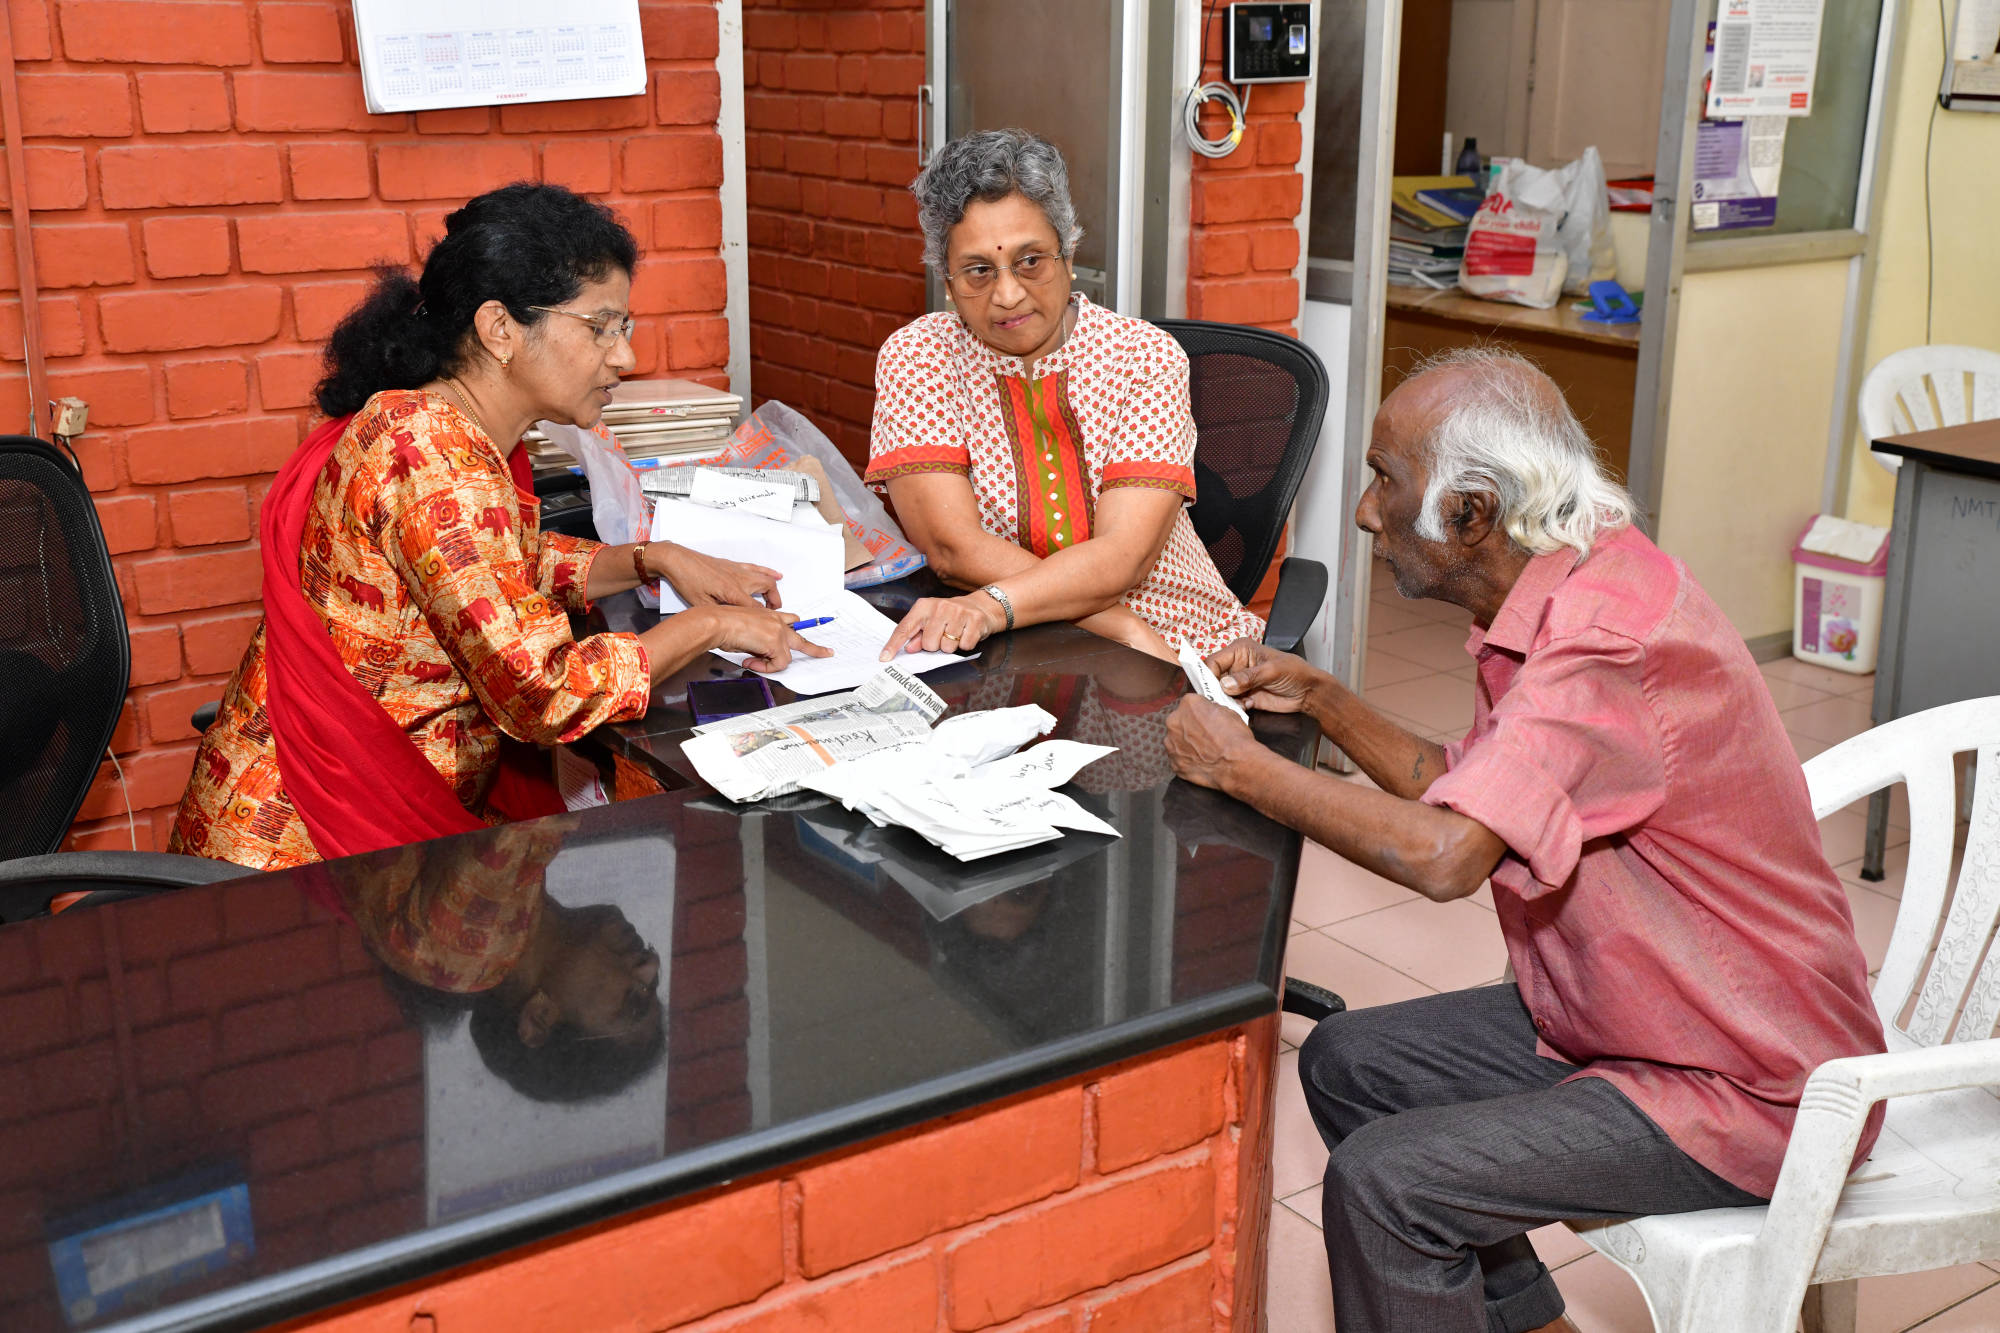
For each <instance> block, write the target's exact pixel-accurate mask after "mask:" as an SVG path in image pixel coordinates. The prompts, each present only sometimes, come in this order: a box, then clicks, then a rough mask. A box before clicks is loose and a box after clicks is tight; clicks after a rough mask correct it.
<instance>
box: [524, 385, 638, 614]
mask: <svg viewBox="0 0 2000 1333" xmlns="http://www.w3.org/2000/svg"><path fill="white" fill-rule="evenodd" d="M535 426H536V429H538V430H540V431H541V432H542V434H544V435H546V436H548V438H549V442H550V443H552V444H554V445H555V446H556V447H557V448H559V449H561V450H562V451H563V452H564V453H566V454H568V455H569V456H570V457H571V458H574V459H575V460H576V461H577V464H578V466H580V467H582V468H583V475H584V478H585V480H587V481H588V482H589V483H590V517H591V521H592V522H593V523H595V524H596V525H597V536H598V540H600V541H603V542H606V543H608V544H609V545H612V546H623V545H625V544H626V543H627V542H636V541H643V540H644V539H645V537H646V535H647V534H649V533H650V532H652V530H653V502H652V501H651V500H648V499H647V498H646V493H645V492H644V491H642V490H640V489H639V474H638V473H637V472H635V471H633V470H632V463H631V460H630V459H628V458H626V457H625V451H624V450H623V449H620V448H619V447H618V445H617V444H616V443H615V442H613V440H612V438H611V434H610V432H609V431H606V430H605V429H604V428H603V427H602V426H599V427H596V428H595V429H593V430H583V429H581V428H580V427H577V426H569V425H558V424H557V423H555V422H553V421H538V422H536V423H535ZM638 593H639V601H640V602H641V603H643V604H644V605H646V606H649V607H652V608H654V609H656V610H657V609H658V608H659V605H660V598H659V594H657V593H655V592H654V591H653V590H652V589H651V588H647V587H643V586H642V587H641V588H639V589H638Z"/></svg>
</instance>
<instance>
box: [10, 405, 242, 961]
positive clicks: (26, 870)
mask: <svg viewBox="0 0 2000 1333" xmlns="http://www.w3.org/2000/svg"><path fill="white" fill-rule="evenodd" d="M130 670H131V646H130V642H129V640H128V638H127V635H126V629H125V609H124V606H123V604H122V603H121V602H120V600H119V597H118V584H117V582H116V581H115V580H114V579H113V577H112V573H111V557H110V556H109V554H107V552H106V551H105V547H104V532H103V530H102V529H101V528H100V527H99V526H98V523H97V510H96V509H95V508H94V507H93V506H92V505H91V502H90V492H89V491H88V490H87V489H86V488H85V487H84V484H83V478H82V477H80V476H79V475H78V474H77V471H76V467H75V465H74V464H72V463H71V462H70V460H69V459H68V458H67V457H65V456H64V455H63V454H62V453H60V452H58V451H57V450H56V449H55V448H54V447H52V446H51V445H48V444H46V443H44V442H42V441H41V440H36V439H30V438H28V437H26V436H20V435H4V436H0V810H4V811H5V812H6V818H5V819H4V820H0V923H4V922H8V921H17V920H20V919H21V918H23V917H26V916H33V915H36V914H38V913H41V912H44V911H47V910H48V907H49V904H50V902H51V900H53V899H54V898H56V897H57V896H59V895H62V894H70V893H85V894H88V895H90V896H91V898H92V899H93V900H95V899H97V898H99V897H100V896H101V897H114V896H115V897H125V896H129V895H131V894H133V893H141V892H155V891H158V890H160V889H168V888H179V887H182V886H184V885H189V884H210V883H214V882H216V881H219V880H225V879H236V878H239V877H240V876H242V875H244V874H246V873H248V872H246V871H245V870H244V869H243V867H241V866H233V865H229V864H227V863H225V862H221V861H205V860H202V859H200V858H199V857H193V856H169V855H166V854H164V853H156V852H67V853H56V850H55V849H56V848H57V847H59V846H61V844H62V839H63V834H64V833H66V832H68V830H69V825H70V821H71V820H73V819H75V818H76V812H77V810H78V808H79V807H81V806H82V804H83V798H84V795H85V793H87V792H88V791H89V790H90V784H91V781H92V779H93V778H95V777H96V775H97V766H98V764H99V763H101V762H102V761H103V759H104V753H105V747H106V746H107V745H109V744H110V742H111V732H112V729H113V728H114V727H116V726H117V724H118V711H119V709H120V708H121V707H122V706H123V705H124V702H125V686H126V681H127V677H128V675H129V673H130Z"/></svg>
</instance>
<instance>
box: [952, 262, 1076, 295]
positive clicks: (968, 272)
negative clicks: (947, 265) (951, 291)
mask: <svg viewBox="0 0 2000 1333" xmlns="http://www.w3.org/2000/svg"><path fill="white" fill-rule="evenodd" d="M1061 272H1062V256H1060V255H1042V254H1033V255H1022V256H1021V257H1020V258H1019V259H1017V260H1015V261H1014V262H1013V263H1011V264H967V265H966V266H965V267H964V268H962V269H960V270H959V271H958V272H956V273H947V274H945V275H944V280H945V281H946V282H949V283H955V284H956V285H957V287H958V290H959V291H960V292H962V293H964V294H965V295H967V296H983V295H985V294H986V293H987V292H990V291H992V290H993V284H994V283H996V282H998V281H1000V275H1001V274H1002V273H1012V274H1013V275H1014V276H1015V277H1016V278H1019V279H1020V280H1021V284H1022V285H1023V286H1025V287H1042V286H1046V285H1047V284H1049V283H1050V282H1053V281H1054V280H1055V278H1056V275H1057V274H1059V273H1061Z"/></svg>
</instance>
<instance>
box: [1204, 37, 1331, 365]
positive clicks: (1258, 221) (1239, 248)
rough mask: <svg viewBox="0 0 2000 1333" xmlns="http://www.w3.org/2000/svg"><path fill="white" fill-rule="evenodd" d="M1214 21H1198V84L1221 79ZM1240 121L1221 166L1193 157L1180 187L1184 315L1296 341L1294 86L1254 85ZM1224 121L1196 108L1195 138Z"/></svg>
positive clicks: (1297, 134) (1299, 187)
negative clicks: (1203, 55)
mask: <svg viewBox="0 0 2000 1333" xmlns="http://www.w3.org/2000/svg"><path fill="white" fill-rule="evenodd" d="M1223 22H1224V16H1223V14H1222V13H1221V12H1220V11H1218V12H1216V13H1215V14H1214V15H1213V16H1211V17H1210V18H1209V19H1208V30H1207V32H1206V34H1205V36H1206V46H1205V48H1204V49H1205V50H1207V51H1208V52H1209V54H1210V57H1211V58H1210V60H1209V62H1208V63H1207V65H1205V66H1204V67H1203V70H1202V79H1203V81H1204V82H1206V81H1208V80H1211V79H1220V78H1221V77H1222V52H1223V50H1224V49H1225V47H1224V37H1223V30H1222V25H1223ZM1247 91H1248V92H1249V96H1250V114H1249V116H1248V117H1247V118H1246V119H1247V121H1248V124H1247V126H1246V128H1245V132H1244V135H1243V142H1242V143H1241V144H1239V145H1237V148H1236V151H1235V152H1233V153H1231V154H1230V155H1229V156H1228V157H1219V158H1207V157H1202V156H1200V155H1199V154H1196V155H1195V157H1194V174H1193V177H1192V179H1191V180H1190V182H1189V185H1190V187H1191V189H1190V195H1191V198H1190V202H1189V208H1188V213H1189V222H1190V224H1191V226H1192V234H1191V235H1190V237H1189V240H1188V285H1187V312H1188V318H1190V319H1213V320H1220V321H1221V322H1223V323H1225V324H1257V325H1260V326H1262V327H1264V328H1267V329H1275V330H1277V331H1278V332H1280V333H1290V334H1296V333H1297V332H1298V329H1297V324H1298V318H1299V311H1300V309H1301V307H1300V304H1299V302H1300V299H1301V297H1300V292H1299V284H1298V281H1297V279H1296V278H1295V277H1294V276H1293V270H1294V266H1295V265H1296V264H1297V263H1298V262H1299V243H1300V236H1299V222H1298V218H1299V212H1300V210H1301V209H1302V208H1303V207H1304V204H1305V177H1304V176H1303V175H1302V174H1300V171H1299V160H1300V157H1301V146H1302V142H1303V140H1302V137H1301V136H1302V133H1303V126H1302V125H1301V124H1300V118H1299V112H1300V110H1301V109H1302V108H1303V107H1304V106H1305V96H1306V86H1305V85H1304V84H1303V83H1267V84H1259V85H1257V86H1255V87H1254V88H1252V89H1249V90H1247ZM1228 126H1229V118H1228V115H1227V113H1225V112H1224V111H1223V110H1222V108H1221V107H1220V106H1219V105H1217V104H1216V103H1209V104H1208V105H1207V106H1205V107H1203V108H1202V128H1203V130H1204V131H1205V132H1206V133H1207V135H1208V137H1209V138H1211V139H1215V138H1219V137H1221V135H1222V134H1223V133H1225V132H1226V131H1227V129H1228Z"/></svg>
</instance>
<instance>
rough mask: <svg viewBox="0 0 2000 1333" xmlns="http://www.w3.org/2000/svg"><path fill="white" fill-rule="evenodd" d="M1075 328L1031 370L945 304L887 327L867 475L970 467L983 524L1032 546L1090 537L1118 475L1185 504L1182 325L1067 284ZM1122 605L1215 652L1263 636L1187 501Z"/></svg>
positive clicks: (1187, 449)
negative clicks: (1174, 328) (1132, 314)
mask: <svg viewBox="0 0 2000 1333" xmlns="http://www.w3.org/2000/svg"><path fill="white" fill-rule="evenodd" d="M1070 299H1071V302H1072V303H1073V304H1074V305H1075V307H1076V311H1077V316H1076V324H1075V326H1074V327H1073V328H1072V329H1071V330H1070V336H1069V337H1068V338H1067V339H1066V340H1065V341H1064V342H1063V345H1062V346H1061V347H1058V348H1057V349H1056V350H1055V351H1054V352H1052V353H1050V354H1049V355H1048V356H1046V357H1043V358H1042V359H1041V360H1040V361H1039V362H1037V363H1036V365H1035V372H1036V373H1035V378H1034V379H1032V380H1030V379H1028V378H1027V377H1026V374H1025V370H1026V368H1025V367H1024V366H1023V365H1022V363H1021V361H1020V360H1019V358H1016V357H1009V356H1003V355H1001V354H1000V353H998V352H995V351H994V350H993V349H992V348H990V347H988V346H986V345H985V344H984V343H982V342H980V341H979V340H978V339H977V338H975V337H973V336H972V333H971V331H970V330H969V329H967V328H966V327H965V323H964V321H962V320H960V319H959V317H958V316H957V315H955V314H952V313H950V312H949V311H941V312H938V313H936V314H930V315H925V316H923V317H922V318H920V319H917V320H915V321H913V322H911V323H909V324H906V325H904V326H903V327H902V328H900V329H898V330H897V331H896V332H895V333H894V334H893V335H891V336H890V338H889V341H888V342H887V343H885V344H884V345H883V347H882V352H881V355H880V356H879V357H878V358H877V360H876V369H875V418H874V425H873V427H872V429H871V432H870V437H869V446H868V472H867V476H866V478H865V480H866V481H867V482H868V484H869V485H871V486H874V487H876V488H877V489H878V490H880V489H884V488H886V486H887V483H888V482H889V481H890V480H892V479H893V478H896V477H900V476H906V475H908V474H910V473H913V472H952V473H957V474H959V475H962V476H964V477H966V478H967V480H969V481H970V482H971V484H972V492H973V496H974V498H975V499H976V500H977V501H978V504H979V517H980V524H981V526H982V527H984V528H985V529H986V531H988V532H990V533H992V534H993V535H994V536H996V537H1004V538H1005V539H1007V540H1008V541H1011V542H1014V543H1016V544H1017V545H1019V546H1021V547H1023V548H1024V549H1026V550H1030V551H1033V552H1034V553H1035V554H1036V555H1039V556H1044V557H1046V556H1048V555H1051V554H1053V553H1054V552H1056V551H1059V550H1062V549H1065V548H1066V547H1068V546H1072V545H1075V544H1076V543H1078V542H1080V541H1084V540H1088V538H1089V535H1090V524H1091V522H1092V520H1093V518H1094V514H1095V509H1096V505H1097V500H1098V497H1099V496H1100V495H1102V494H1103V493H1104V492H1105V491H1108V490H1113V489H1115V488H1117V487H1120V486H1146V487H1152V488H1155V489H1160V490H1169V491H1172V492H1174V493H1175V494H1177V495H1179V496H1180V497H1181V498H1182V499H1183V500H1184V501H1187V502H1192V501H1193V500H1194V496H1195V485H1194V446H1195V427H1194V418H1193V416H1192V415H1191V413H1190V411H1189V404H1188V362H1187V354H1186V353H1185V352H1183V351H1182V350H1181V347H1180V344H1179V343H1177V342H1175V341H1174V339H1173V335H1171V334H1169V333H1167V332H1166V331H1165V330H1163V329H1160V328H1158V327H1156V326H1155V325H1153V324H1150V323H1148V322H1147V321H1145V320H1143V319H1131V318H1128V317H1126V316H1124V315H1119V314H1116V313H1114V312H1112V311H1109V310H1106V309H1104V308H1103V307H1102V306H1098V305H1093V304H1092V303H1091V302H1090V301H1089V300H1087V299H1086V298H1085V297H1083V296H1082V295H1075V296H1072V297H1071V298H1070ZM1124 601H1125V605H1126V606H1128V607H1130V608H1131V609H1132V610H1133V611H1134V612H1135V613H1137V614H1138V615H1139V617H1140V618H1141V619H1143V620H1145V621H1146V623H1148V624H1149V625H1151V626H1152V627H1153V628H1154V629H1156V630H1159V631H1160V633H1161V634H1162V635H1163V636H1164V637H1165V638H1166V639H1167V641H1168V642H1169V643H1172V642H1174V641H1175V640H1177V639H1179V638H1183V637H1184V638H1186V639H1187V640H1188V642H1190V643H1192V644H1193V645H1194V646H1195V648H1196V649H1198V650H1199V651H1201V652H1203V653H1212V652H1214V651H1215V650H1216V649H1218V648H1220V647H1222V645H1223V644H1225V643H1228V642H1229V641H1230V640H1231V639H1235V638H1239V637H1248V638H1252V639H1261V638H1262V637H1263V636H1264V622H1263V621H1262V620H1261V619H1259V618H1258V617H1256V616H1254V615H1252V614H1251V613H1250V612H1249V611H1247V610H1245V609H1244V607H1243V604H1242V603H1241V602H1239V601H1237V600H1236V598H1235V596H1234V594H1232V593H1231V592H1230V591H1229V587H1228V585H1227V584H1225V583H1224V582H1223V581H1222V575H1221V574H1220V573H1218V572H1217V570H1216V568H1215V561H1214V560H1212V559H1211V558H1210V557H1209V554H1208V550H1207V548H1205V547H1204V546H1203V545H1202V544H1201V538H1199V537H1198V536H1196V535H1195V530H1194V524H1193V523H1191V522H1190V521H1189V520H1188V516H1187V511H1186V509H1185V508H1183V509H1182V510H1181V511H1180V512H1179V513H1177V514H1176V515H1175V516H1174V523H1173V528H1172V530H1171V531H1170V532H1169V533H1168V534H1167V542H1166V545H1165V547H1164V548H1162V550H1161V552H1160V558H1159V560H1158V561H1157V562H1156V563H1155V564H1154V566H1153V568H1152V570H1151V571H1150V572H1148V573H1147V575H1146V577H1145V578H1144V579H1142V580H1140V582H1139V583H1138V585H1137V586H1136V587H1134V588H1132V589H1131V591H1129V592H1127V593H1126V594H1125V598H1124Z"/></svg>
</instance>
